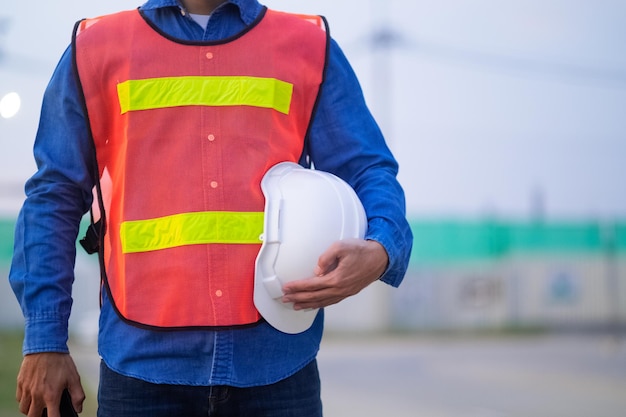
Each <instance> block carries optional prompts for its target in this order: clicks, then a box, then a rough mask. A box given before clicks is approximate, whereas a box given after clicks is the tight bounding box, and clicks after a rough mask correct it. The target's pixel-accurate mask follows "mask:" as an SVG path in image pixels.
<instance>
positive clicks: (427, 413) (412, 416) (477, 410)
mask: <svg viewBox="0 0 626 417" xmlns="http://www.w3.org/2000/svg"><path fill="white" fill-rule="evenodd" d="M74 356H75V358H76V360H77V363H78V366H79V368H80V369H81V372H82V373H83V379H84V380H85V381H86V384H88V385H91V386H92V387H95V384H96V381H97V362H98V360H97V358H96V357H95V355H94V353H93V348H86V347H80V348H75V349H74ZM319 366H320V373H321V376H322V387H323V388H322V389H323V394H322V397H323V400H324V409H325V416H326V417H340V416H341V417H343V416H349V417H352V416H359V417H369V416H386V415H387V416H390V417H418V416H419V417H458V416H464V417H544V416H545V417H560V416H563V417H578V416H580V417H592V416H593V417H623V416H626V339H623V340H622V341H618V340H616V339H614V338H610V337H608V336H598V335H593V336H589V335H587V336H572V335H569V336H563V335H561V336H555V335H547V336H545V335H544V336H524V337H522V336H518V337H506V338H495V337H481V338H476V337H474V338H467V337H464V338H461V337H441V336H439V337H425V336H420V337H415V336H402V337H398V336H396V337H380V336H378V337H364V336H354V337H346V336H341V337H339V336H332V335H330V336H329V337H327V338H326V339H325V341H324V344H323V346H322V350H321V352H320V355H319ZM87 417H88V416H87Z"/></svg>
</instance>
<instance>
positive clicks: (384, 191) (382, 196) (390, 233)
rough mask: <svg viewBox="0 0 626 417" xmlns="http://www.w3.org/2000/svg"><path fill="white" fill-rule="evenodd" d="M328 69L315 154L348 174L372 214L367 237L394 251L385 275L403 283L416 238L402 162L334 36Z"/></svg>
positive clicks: (313, 134)
mask: <svg viewBox="0 0 626 417" xmlns="http://www.w3.org/2000/svg"><path fill="white" fill-rule="evenodd" d="M326 71H327V72H326V77H325V80H324V83H323V85H322V88H321V91H320V97H319V101H318V106H317V109H316V112H315V114H314V115H313V120H312V125H311V130H310V134H309V138H308V140H309V147H308V152H309V156H310V159H311V161H312V162H313V165H314V166H315V167H316V168H317V169H320V170H323V171H327V172H331V173H333V174H335V175H337V176H338V177H340V178H343V179H344V180H345V181H346V182H348V183H349V184H350V185H351V186H352V187H353V188H354V189H355V191H356V193H357V195H358V196H359V198H360V200H361V202H362V203H363V206H364V208H365V212H366V214H367V219H368V230H367V233H366V236H365V238H366V239H371V240H375V241H377V242H379V243H381V244H382V245H383V247H384V248H385V249H386V251H387V254H388V256H389V266H388V268H387V271H386V272H385V273H384V275H383V276H382V277H381V280H382V281H384V282H386V283H388V284H390V285H392V286H398V285H400V282H401V281H402V279H403V277H404V274H405V273H406V269H407V266H408V262H409V257H410V254H411V247H412V243H413V235H412V233H411V229H410V227H409V224H408V222H407V220H406V206H405V198H404V191H403V190H402V187H401V186H400V184H399V183H398V181H397V174H398V163H397V161H396V160H395V158H394V157H393V155H392V153H391V151H390V150H389V148H388V146H387V145H386V143H385V139H384V137H383V135H382V133H381V131H380V129H379V127H378V124H377V123H376V121H375V120H374V118H373V117H372V114H371V113H370V111H369V109H368V107H367V105H366V103H365V99H364V96H363V93H362V90H361V87H360V85H359V82H358V79H357V77H356V75H355V73H354V71H353V69H352V67H351V65H350V64H349V62H348V60H347V58H346V57H345V55H344V54H343V52H342V50H341V49H340V47H339V46H338V44H337V43H336V42H335V41H334V40H331V45H330V52H329V57H328V63H327V70H326Z"/></svg>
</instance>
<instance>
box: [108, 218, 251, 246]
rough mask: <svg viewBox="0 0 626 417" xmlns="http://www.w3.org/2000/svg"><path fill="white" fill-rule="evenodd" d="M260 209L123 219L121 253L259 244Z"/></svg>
mask: <svg viewBox="0 0 626 417" xmlns="http://www.w3.org/2000/svg"><path fill="white" fill-rule="evenodd" d="M262 233H263V212H229V211H207V212H197V213H183V214H175V215H173V216H166V217H159V218H156V219H148V220H134V221H127V222H123V223H122V225H121V226H120V238H121V241H122V252H123V253H136V252H149V251H155V250H160V249H167V248H174V247H178V246H186V245H198V244H209V243H224V244H260V243H261V240H260V236H261V234H262Z"/></svg>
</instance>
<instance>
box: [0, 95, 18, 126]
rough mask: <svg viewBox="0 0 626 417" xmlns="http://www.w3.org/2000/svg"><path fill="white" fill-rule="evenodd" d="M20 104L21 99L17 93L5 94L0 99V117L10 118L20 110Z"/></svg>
mask: <svg viewBox="0 0 626 417" xmlns="http://www.w3.org/2000/svg"><path fill="white" fill-rule="evenodd" d="M21 105H22V100H21V99H20V95H19V94H17V93H15V92H12V93H8V94H6V95H5V96H4V97H2V99H1V100H0V117H2V118H4V119H10V118H11V117H13V116H15V115H16V114H17V113H18V112H19V111H20V106H21Z"/></svg>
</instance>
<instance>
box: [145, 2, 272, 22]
mask: <svg viewBox="0 0 626 417" xmlns="http://www.w3.org/2000/svg"><path fill="white" fill-rule="evenodd" d="M227 3H231V4H233V5H235V6H237V7H238V8H239V14H240V15H241V20H243V22H244V23H245V24H247V25H249V24H251V23H252V22H254V20H255V19H256V18H257V16H258V15H259V13H260V12H261V9H262V7H263V6H261V4H260V3H259V2H258V1H257V0H229V1H228V2H227ZM166 7H178V8H182V6H181V4H180V1H179V0H148V1H146V3H144V4H143V6H141V8H142V9H144V10H150V9H161V8H166Z"/></svg>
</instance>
